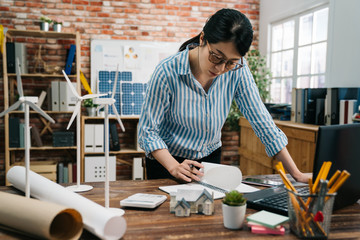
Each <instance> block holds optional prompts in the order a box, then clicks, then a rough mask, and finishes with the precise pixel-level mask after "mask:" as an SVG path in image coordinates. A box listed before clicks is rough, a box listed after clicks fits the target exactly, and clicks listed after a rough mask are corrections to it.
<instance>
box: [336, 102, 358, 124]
mask: <svg viewBox="0 0 360 240" xmlns="http://www.w3.org/2000/svg"><path fill="white" fill-rule="evenodd" d="M356 112H357V100H356V99H350V100H340V116H339V118H340V119H339V124H348V123H353V115H354V114H355V113H356Z"/></svg>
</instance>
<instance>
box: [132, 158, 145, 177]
mask: <svg viewBox="0 0 360 240" xmlns="http://www.w3.org/2000/svg"><path fill="white" fill-rule="evenodd" d="M143 173H144V168H143V164H142V158H133V168H132V180H143V179H144V174H143Z"/></svg>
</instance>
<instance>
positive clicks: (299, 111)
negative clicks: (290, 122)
mask: <svg viewBox="0 0 360 240" xmlns="http://www.w3.org/2000/svg"><path fill="white" fill-rule="evenodd" d="M304 102H305V89H302V88H300V89H296V122H297V123H304V111H305V104H304Z"/></svg>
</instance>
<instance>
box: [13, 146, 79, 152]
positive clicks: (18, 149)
mask: <svg viewBox="0 0 360 240" xmlns="http://www.w3.org/2000/svg"><path fill="white" fill-rule="evenodd" d="M67 149H76V146H67V147H53V146H43V147H31V148H30V150H31V151H33V150H37V151H48V150H67ZM9 151H24V148H9Z"/></svg>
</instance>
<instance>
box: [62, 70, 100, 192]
mask: <svg viewBox="0 0 360 240" xmlns="http://www.w3.org/2000/svg"><path fill="white" fill-rule="evenodd" d="M62 72H63V74H64V76H65V79H66V81H67V82H68V84H69V86H70V89H71V92H72V93H73V94H74V95H75V97H76V99H77V100H76V105H75V109H74V112H73V114H72V116H71V118H70V122H69V124H68V126H67V128H66V129H67V130H68V129H69V128H70V126H71V124H72V122H73V121H74V119H75V117H77V118H76V145H77V148H76V183H77V184H76V185H73V186H68V187H67V189H69V190H71V191H73V192H86V191H90V190H91V189H93V187H92V186H90V185H80V127H81V126H80V112H81V102H82V100H85V99H90V98H96V97H100V96H105V95H107V94H87V95H84V96H82V97H81V96H80V95H79V94H78V93H77V91H76V89H75V88H74V86H73V85H72V84H71V81H70V79H69V77H68V76H67V75H66V73H65V72H64V70H62Z"/></svg>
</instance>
